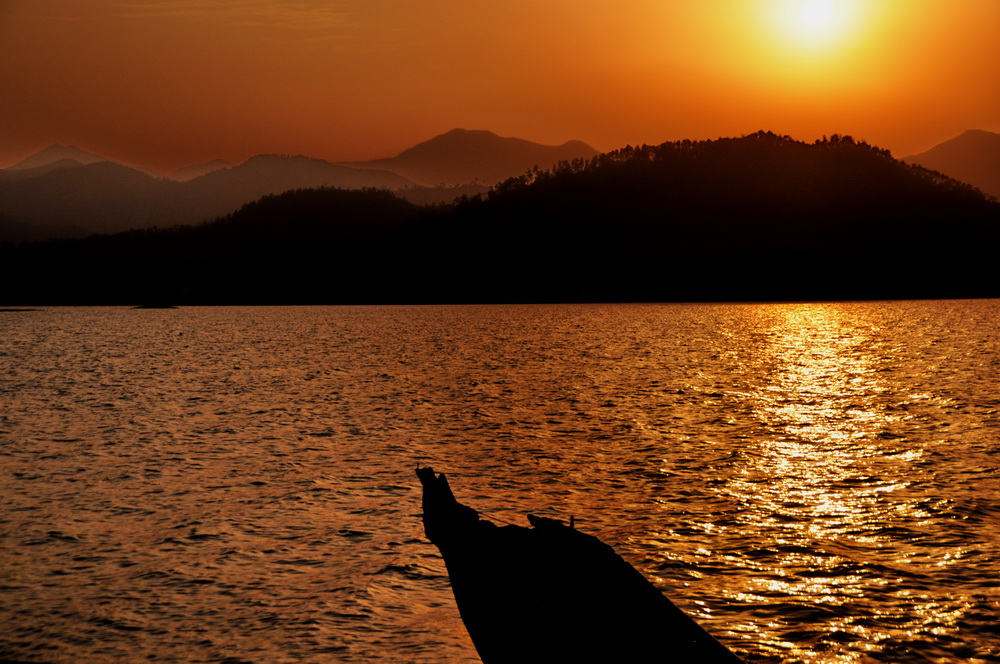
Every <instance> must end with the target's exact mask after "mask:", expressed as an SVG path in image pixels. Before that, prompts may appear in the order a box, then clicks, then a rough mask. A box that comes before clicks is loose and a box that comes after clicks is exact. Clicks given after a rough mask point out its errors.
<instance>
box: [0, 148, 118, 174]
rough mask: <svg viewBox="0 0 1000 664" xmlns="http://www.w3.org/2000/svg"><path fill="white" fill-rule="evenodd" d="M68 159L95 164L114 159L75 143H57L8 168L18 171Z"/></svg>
mask: <svg viewBox="0 0 1000 664" xmlns="http://www.w3.org/2000/svg"><path fill="white" fill-rule="evenodd" d="M67 159H69V160H72V161H75V162H77V163H79V164H94V163H97V162H99V161H113V160H112V159H109V158H108V157H102V156H100V155H97V154H94V153H92V152H87V151H86V150H81V149H80V148H78V147H76V146H75V145H59V144H58V143H56V144H54V145H50V146H48V147H47V148H43V149H42V150H40V151H38V152H36V153H35V154H33V155H31V156H29V157H25V158H24V159H22V160H21V161H19V162H17V163H16V164H14V165H13V166H11V167H9V168H8V169H7V170H12V171H17V170H24V169H32V168H39V167H40V166H47V165H48V164H51V163H53V162H57V161H64V160H67Z"/></svg>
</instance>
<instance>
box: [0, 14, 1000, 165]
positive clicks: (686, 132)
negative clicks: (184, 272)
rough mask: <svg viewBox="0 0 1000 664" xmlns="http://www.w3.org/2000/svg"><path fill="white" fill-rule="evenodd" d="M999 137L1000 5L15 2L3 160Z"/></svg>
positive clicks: (1, 106) (1, 102)
mask: <svg viewBox="0 0 1000 664" xmlns="http://www.w3.org/2000/svg"><path fill="white" fill-rule="evenodd" d="M455 127H464V128H467V129H489V130H491V131H494V132H496V133H498V134H500V135H503V136H517V137H520V138H525V139H528V140H532V141H537V142H541V143H547V144H558V143H562V142H564V141H566V140H569V139H580V140H583V141H586V142H588V143H590V144H591V145H593V146H594V147H596V148H598V149H599V150H609V149H614V148H617V147H621V146H623V145H625V144H627V143H632V144H636V143H660V142H663V141H667V140H676V139H683V138H691V139H705V138H717V137H720V136H737V135H741V134H746V133H750V132H753V131H756V130H758V129H768V130H772V131H775V132H778V133H782V134H790V135H792V136H793V137H795V138H799V139H802V140H808V141H812V140H813V139H816V138H819V137H820V136H822V135H824V134H832V133H842V134H851V135H853V136H855V137H856V138H862V139H865V140H867V141H869V142H871V143H875V144H877V145H880V146H882V147H886V148H889V149H891V150H892V151H893V153H894V154H895V155H896V156H905V155H908V154H911V153H915V152H921V151H923V150H926V149H928V148H930V147H932V146H933V145H935V144H936V143H939V142H941V141H944V140H947V139H949V138H952V137H954V136H956V135H958V134H960V133H961V132H962V131H964V130H966V129H987V130H991V131H1000V0H699V1H697V2H695V1H693V0H629V1H628V2H623V3H612V2H607V0H572V2H571V1H569V0H505V1H504V2H485V1H481V0H466V1H465V2H456V1H445V0H419V1H418V0H0V166H8V165H11V164H13V163H14V162H16V161H17V160H19V159H21V158H23V157H25V156H27V155H28V154H30V153H32V152H35V151H37V150H39V149H41V148H43V147H45V146H46V145H49V144H51V143H56V142H58V143H63V144H74V145H77V146H79V147H81V148H84V149H86V150H90V151H93V152H97V153H100V154H105V155H109V156H113V157H115V158H118V159H121V160H123V161H126V162H128V163H133V164H138V165H144V166H150V167H153V168H156V169H159V170H163V171H169V170H172V169H174V168H177V167H179V166H183V165H187V164H192V163H198V162H203V161H208V160H210V159H215V158H223V159H228V160H230V161H242V160H244V159H246V158H248V157H250V156H252V155H254V154H259V153H280V154H305V155H308V156H313V157H320V158H323V159H329V160H335V161H336V160H344V161H346V160H360V159H372V158H378V157H385V156H392V155H395V154H396V153H398V152H399V151H401V150H403V149H405V148H407V147H410V146H411V145H413V144H414V143H417V142H419V141H423V140H426V139H428V138H431V137H432V136H434V135H437V134H440V133H443V132H445V131H447V130H449V129H452V128H455Z"/></svg>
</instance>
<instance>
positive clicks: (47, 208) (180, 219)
mask: <svg viewBox="0 0 1000 664" xmlns="http://www.w3.org/2000/svg"><path fill="white" fill-rule="evenodd" d="M65 163H66V162H65V160H63V161H61V162H52V163H50V164H49V165H47V166H42V167H36V168H34V169H30V170H18V171H9V172H7V173H8V174H9V177H7V178H5V177H0V210H3V212H4V214H5V215H6V216H7V219H8V221H9V222H10V223H11V224H16V225H17V227H18V228H21V229H23V228H25V227H34V228H36V229H37V232H31V233H28V234H27V236H30V237H41V236H51V235H52V233H54V232H55V229H68V228H71V227H72V228H75V229H77V232H78V233H80V234H84V235H85V234H89V233H112V232H117V231H122V230H127V229H132V228H151V227H153V226H173V225H176V224H192V223H198V222H201V221H205V220H208V219H213V218H215V217H219V216H221V215H224V214H227V213H229V212H232V211H233V210H236V209H237V208H238V207H240V206H241V205H243V204H245V203H248V202H251V201H253V200H256V199H258V198H260V197H261V196H264V195H267V194H274V193H280V192H283V191H288V190H290V189H300V188H306V187H327V186H335V187H341V188H347V189H360V188H364V187H378V188H389V189H396V188H399V187H405V186H411V185H412V183H411V182H410V181H409V180H406V179H405V178H403V177H400V176H398V175H396V174H394V173H388V172H385V171H379V170H371V169H357V168H349V167H346V166H338V165H335V164H331V163H329V162H326V161H323V160H320V159H308V158H306V157H282V156H275V155H264V156H258V157H253V158H251V159H248V160H247V161H246V162H244V163H242V164H240V165H239V166H233V167H231V168H225V169H216V170H213V171H211V172H209V173H206V174H204V175H202V176H200V177H197V178H194V179H192V180H189V181H187V182H176V181H173V180H170V179H167V178H154V177H151V176H149V175H147V174H145V173H143V172H141V171H139V170H136V169H133V168H129V167H127V166H123V165H121V164H118V163H116V162H111V161H101V162H94V163H91V164H87V165H83V166H78V167H75V168H68V167H67V168H60V169H57V170H51V171H46V169H51V168H53V165H54V164H65ZM0 173H4V172H3V171H0ZM26 173H27V174H30V175H31V176H32V177H23V174H26ZM12 178H17V179H12ZM3 232H4V231H3V227H0V233H3ZM25 236H26V234H25V233H24V232H18V233H16V234H14V235H0V240H4V239H6V240H14V239H19V238H23V237H25ZM79 236H80V235H77V237H79Z"/></svg>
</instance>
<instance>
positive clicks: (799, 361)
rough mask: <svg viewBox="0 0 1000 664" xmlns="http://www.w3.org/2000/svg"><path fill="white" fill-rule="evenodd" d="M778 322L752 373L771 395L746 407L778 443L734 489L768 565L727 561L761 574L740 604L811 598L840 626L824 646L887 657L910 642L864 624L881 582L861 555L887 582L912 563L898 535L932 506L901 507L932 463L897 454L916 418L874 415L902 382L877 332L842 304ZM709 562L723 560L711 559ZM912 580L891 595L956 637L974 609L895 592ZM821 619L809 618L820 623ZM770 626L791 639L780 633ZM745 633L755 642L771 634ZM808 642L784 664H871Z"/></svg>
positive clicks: (745, 465)
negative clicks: (863, 647)
mask: <svg viewBox="0 0 1000 664" xmlns="http://www.w3.org/2000/svg"><path fill="white" fill-rule="evenodd" d="M774 313H775V314H776V315H775V317H774V319H773V321H772V325H773V326H772V328H771V330H770V332H769V333H766V334H764V335H763V337H762V338H763V339H764V340H765V343H764V344H763V345H762V346H761V347H760V350H759V355H758V356H757V357H755V358H753V360H752V362H751V364H752V367H755V368H757V369H758V370H759V368H760V366H761V365H762V364H765V365H770V377H771V382H772V384H771V385H770V386H768V387H767V388H766V389H763V390H761V389H759V388H758V389H756V390H754V391H753V392H748V393H745V394H742V395H741V396H742V397H743V398H745V399H747V400H749V401H750V402H751V406H752V411H753V414H754V416H755V417H756V419H757V420H759V421H760V422H763V423H766V424H767V427H768V428H769V429H771V431H772V435H770V436H767V437H765V438H764V439H762V440H760V441H758V442H756V443H754V444H753V445H752V446H751V447H752V449H751V450H750V451H749V452H748V453H746V454H740V455H739V461H738V462H737V471H736V472H735V473H734V474H733V475H732V476H731V477H730V478H729V481H728V483H727V486H726V489H725V491H726V492H727V493H728V494H730V496H731V497H732V498H733V499H735V500H736V501H738V502H739V503H740V504H741V505H742V506H744V508H745V509H744V510H743V511H742V513H741V514H740V515H739V516H738V517H737V521H738V522H741V525H742V527H743V528H744V529H745V528H746V527H747V526H750V527H754V528H758V529H759V532H760V534H761V538H762V540H761V541H760V542H759V543H758V554H759V553H763V554H764V555H751V556H750V557H748V558H747V559H745V560H741V561H740V560H737V558H738V557H739V554H729V555H728V556H726V557H727V558H728V559H729V561H730V562H732V563H735V564H738V565H740V566H743V567H747V566H749V567H750V568H752V569H755V570H756V571H757V572H758V573H757V574H755V575H752V576H751V580H750V582H749V584H747V589H746V590H744V591H741V592H738V593H732V594H730V596H729V598H730V600H732V601H734V602H740V603H744V604H746V603H750V604H754V603H760V604H761V605H765V604H768V603H773V602H774V601H775V599H776V598H788V597H797V598H800V599H801V601H802V603H803V604H804V605H808V604H812V605H814V607H820V608H819V610H820V611H822V612H830V613H832V614H833V615H834V616H836V615H837V614H840V617H839V618H834V619H833V620H830V619H827V620H826V624H827V626H828V633H827V634H826V635H825V637H824V638H825V639H827V640H833V641H837V640H839V639H842V640H844V641H864V642H866V643H867V644H868V646H867V647H868V649H872V650H878V649H880V645H879V644H880V643H881V642H883V641H888V640H892V639H899V638H900V636H901V634H900V631H899V630H898V629H895V630H885V629H880V628H879V627H878V626H877V625H876V624H874V623H872V622H870V621H859V620H857V616H856V615H855V612H854V611H853V609H852V605H853V604H855V603H856V602H857V601H858V600H859V599H863V594H864V592H865V589H866V588H867V589H869V591H870V588H871V585H872V579H871V578H870V576H871V575H870V574H867V575H866V568H869V567H871V565H869V564H865V563H862V564H858V562H857V557H858V556H857V555H856V554H857V552H864V553H863V554H862V557H867V558H868V559H869V560H870V559H871V558H873V557H874V558H876V559H881V562H882V563H883V565H884V568H882V569H885V570H886V571H891V565H892V564H899V565H905V564H906V563H908V562H910V560H909V558H908V557H907V555H906V554H902V553H901V552H899V550H898V544H899V542H898V541H894V540H898V537H897V536H896V535H897V534H896V533H894V532H892V528H891V527H889V526H888V524H898V523H901V522H919V521H920V520H921V519H924V518H926V517H928V516H929V514H928V513H927V511H926V509H925V508H926V507H927V505H926V504H925V503H920V502H919V501H917V500H910V499H908V498H905V497H904V498H902V499H900V495H905V493H906V491H907V489H908V487H909V486H910V485H911V484H912V483H913V478H914V475H915V474H914V472H913V468H914V466H913V464H914V462H917V461H919V460H920V459H921V457H922V456H923V455H924V452H923V451H922V450H921V449H907V448H905V447H901V446H896V445H893V442H894V441H896V440H899V439H903V438H905V436H903V435H899V434H896V433H893V430H894V429H896V428H898V425H900V424H904V425H905V422H903V420H905V419H906V417H907V416H906V413H905V411H902V410H900V411H898V412H895V411H894V410H893V409H892V407H891V406H890V407H889V408H887V409H875V408H872V407H871V404H872V402H873V400H877V399H878V397H879V395H880V394H881V393H883V392H888V391H890V390H891V388H890V387H889V386H888V385H887V384H886V382H885V381H884V380H883V376H885V375H887V374H886V372H887V371H891V370H890V369H888V368H887V366H886V365H887V363H888V362H890V361H891V360H892V349H891V348H887V347H885V346H884V345H878V344H876V345H872V340H873V335H872V334H871V332H878V330H865V329H863V328H862V327H860V326H858V325H856V324H855V323H854V322H853V321H852V319H851V317H850V316H849V315H848V313H847V312H845V311H844V310H843V309H841V308H839V307H838V306H837V305H831V304H810V305H785V306H782V307H779V308H777V309H776V311H774ZM761 356H763V357H761ZM765 358H766V359H765ZM762 360H764V361H762ZM910 396H912V397H915V398H921V397H926V396H927V395H919V394H916V395H910ZM893 494H900V495H895V496H893ZM887 497H889V499H887ZM704 526H705V529H706V530H707V531H712V530H713V529H716V530H724V529H725V526H723V527H722V528H721V529H718V528H717V524H715V526H713V524H712V523H706V524H704ZM883 547H885V548H886V551H885V552H882V551H881V549H882V548H883ZM890 549H892V550H891V551H890ZM700 553H701V554H703V555H704V556H709V557H710V556H713V555H718V554H717V553H716V552H712V551H709V550H705V549H702V550H700ZM963 553H964V552H963V550H962V549H961V548H956V549H954V550H953V551H951V552H950V553H948V554H945V555H944V556H943V557H942V558H941V560H940V562H939V563H938V565H949V564H952V563H954V562H957V561H958V560H959V559H961V558H962V556H963ZM894 556H900V557H895V558H894ZM867 571H870V570H867ZM864 576H868V578H864ZM903 580H904V579H902V578H895V579H894V578H891V577H886V578H884V579H883V580H882V581H881V585H882V586H883V587H884V590H885V592H886V593H890V594H892V593H896V594H898V595H900V596H901V597H905V596H908V595H909V596H911V597H910V598H909V601H910V603H912V604H915V605H916V608H917V609H918V612H917V616H918V618H917V622H918V623H923V625H922V627H924V629H923V630H922V631H927V630H926V626H927V625H929V624H930V625H931V627H932V629H931V630H930V631H932V632H934V633H946V632H948V631H949V630H953V628H954V626H955V624H956V622H957V619H958V618H959V617H960V615H961V614H962V612H963V609H964V608H965V607H964V606H962V605H957V606H956V605H949V606H945V605H942V604H940V603H937V602H934V601H932V600H930V598H929V597H927V598H925V597H922V596H921V594H920V593H915V592H913V591H911V590H906V589H900V590H894V589H893V587H892V586H893V584H894V583H900V582H903ZM814 611H815V609H807V613H810V614H812V613H813V612H814ZM706 613H710V611H708V610H706ZM885 617H887V618H888V619H889V621H890V622H898V620H894V619H893V617H892V616H885ZM767 626H768V627H769V628H771V629H780V628H781V625H780V624H779V623H777V622H771V623H769V624H768V625H767ZM744 627H745V628H746V629H747V630H748V631H753V630H759V628H760V627H761V625H760V624H759V623H754V624H747V625H745V626H744ZM733 629H734V631H738V630H739V627H733ZM911 633H913V632H911ZM838 634H839V636H838ZM809 636H810V635H809V634H807V633H805V632H802V633H800V632H795V631H792V632H790V633H788V634H787V640H775V641H773V642H772V644H770V645H771V646H773V652H774V653H775V654H776V655H777V654H778V653H779V652H780V651H782V650H785V651H787V649H795V648H797V649H798V653H799V655H800V656H801V657H802V658H803V660H802V661H808V662H814V661H815V662H819V661H822V662H825V663H831V664H832V663H847V662H862V661H865V659H864V657H865V656H864V654H863V653H862V652H858V651H857V650H853V651H843V652H840V653H838V654H833V653H829V652H826V653H824V652H820V651H816V650H809V649H808V648H803V647H802V642H803V640H806V641H807V640H808V637H809ZM903 636H905V632H904V633H903ZM804 637H805V639H804ZM792 641H796V642H797V643H793V642H792ZM970 661H971V660H970ZM975 661H978V660H975Z"/></svg>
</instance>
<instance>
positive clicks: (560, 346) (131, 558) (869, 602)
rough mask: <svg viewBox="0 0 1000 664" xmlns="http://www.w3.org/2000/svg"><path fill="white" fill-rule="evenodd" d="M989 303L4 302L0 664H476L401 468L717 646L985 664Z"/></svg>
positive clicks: (994, 535) (992, 559)
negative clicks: (573, 541) (619, 564)
mask: <svg viewBox="0 0 1000 664" xmlns="http://www.w3.org/2000/svg"><path fill="white" fill-rule="evenodd" d="M998 321H1000V301H996V300H993V301H955V302H891V303H846V304H758V305H572V306H507V307H497V306H482V307H346V308H333V307H331V308H184V309H178V310H165V311H156V310H128V309H114V308H93V309H50V310H45V311H38V312H24V313H2V314H0V331H2V336H0V496H2V499H3V511H2V513H0V625H3V626H4V629H0V659H2V658H7V659H18V660H22V661H30V662H60V663H62V662H108V661H115V662H121V663H129V662H227V663H229V664H237V663H240V662H259V663H265V662H268V663H271V662H445V663H453V662H474V661H477V658H476V656H475V651H474V649H473V648H472V645H471V643H470V642H469V640H468V638H467V636H466V635H465V632H464V627H463V626H462V624H461V621H460V619H459V617H458V614H457V611H456V610H455V608H454V604H453V601H452V598H451V595H450V590H449V588H448V584H447V576H446V574H445V571H444V568H443V565H442V563H441V561H440V559H439V557H438V556H437V551H436V549H434V547H433V546H431V545H430V544H429V543H427V542H426V541H425V540H424V538H423V535H422V530H421V525H420V518H419V516H420V502H419V498H420V496H419V490H418V482H417V481H416V478H415V476H414V475H413V467H414V466H415V465H417V464H418V463H419V464H430V465H433V466H434V467H435V468H436V469H438V470H441V471H445V472H447V473H448V474H449V476H450V477H451V479H452V485H453V486H454V487H455V490H456V493H457V494H458V495H459V498H460V499H462V500H464V501H466V502H467V503H468V504H470V505H473V506H474V507H477V508H480V509H481V510H483V511H485V512H487V513H488V515H490V516H492V517H494V518H498V519H503V520H505V521H511V522H515V523H524V519H523V513H524V512H526V511H533V512H536V513H542V514H548V515H550V516H557V517H563V518H566V517H568V516H569V515H574V516H575V518H576V523H577V527H578V528H580V529H581V530H584V531H586V532H589V533H592V534H595V535H597V536H598V537H600V538H602V539H603V540H604V541H606V542H608V543H609V544H612V545H613V546H614V547H615V548H616V549H617V550H618V552H619V553H621V554H622V555H623V556H625V557H626V558H627V559H628V560H629V561H630V562H632V563H633V564H634V565H635V566H636V567H638V568H639V569H640V570H641V571H642V572H643V573H644V574H646V575H647V576H648V577H649V578H651V579H652V580H654V582H655V583H656V584H657V585H658V586H659V587H661V588H662V589H664V591H665V592H666V593H667V594H668V595H669V596H670V597H671V598H672V599H674V600H675V602H676V603H678V604H679V605H680V606H682V607H683V608H685V609H686V610H688V611H689V612H691V613H692V614H693V615H694V616H695V617H696V618H697V619H698V620H699V621H700V622H702V623H703V624H704V625H705V626H706V627H708V629H709V630H710V631H712V632H713V633H715V634H716V635H717V636H718V637H719V638H720V640H722V641H724V642H725V643H726V644H727V645H729V646H730V647H731V648H732V649H733V650H734V651H736V652H737V653H739V654H740V655H741V656H743V657H744V658H745V659H747V660H748V661H749V662H775V663H777V662H782V663H791V662H810V663H830V664H833V663H844V662H1000V630H998V624H1000V556H998V553H1000V479H998V478H1000V475H998V469H1000V416H998V412H1000V390H998V388H997V386H998V384H1000V338H998ZM581 582H584V583H585V582H586V580H585V579H584V580H581Z"/></svg>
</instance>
